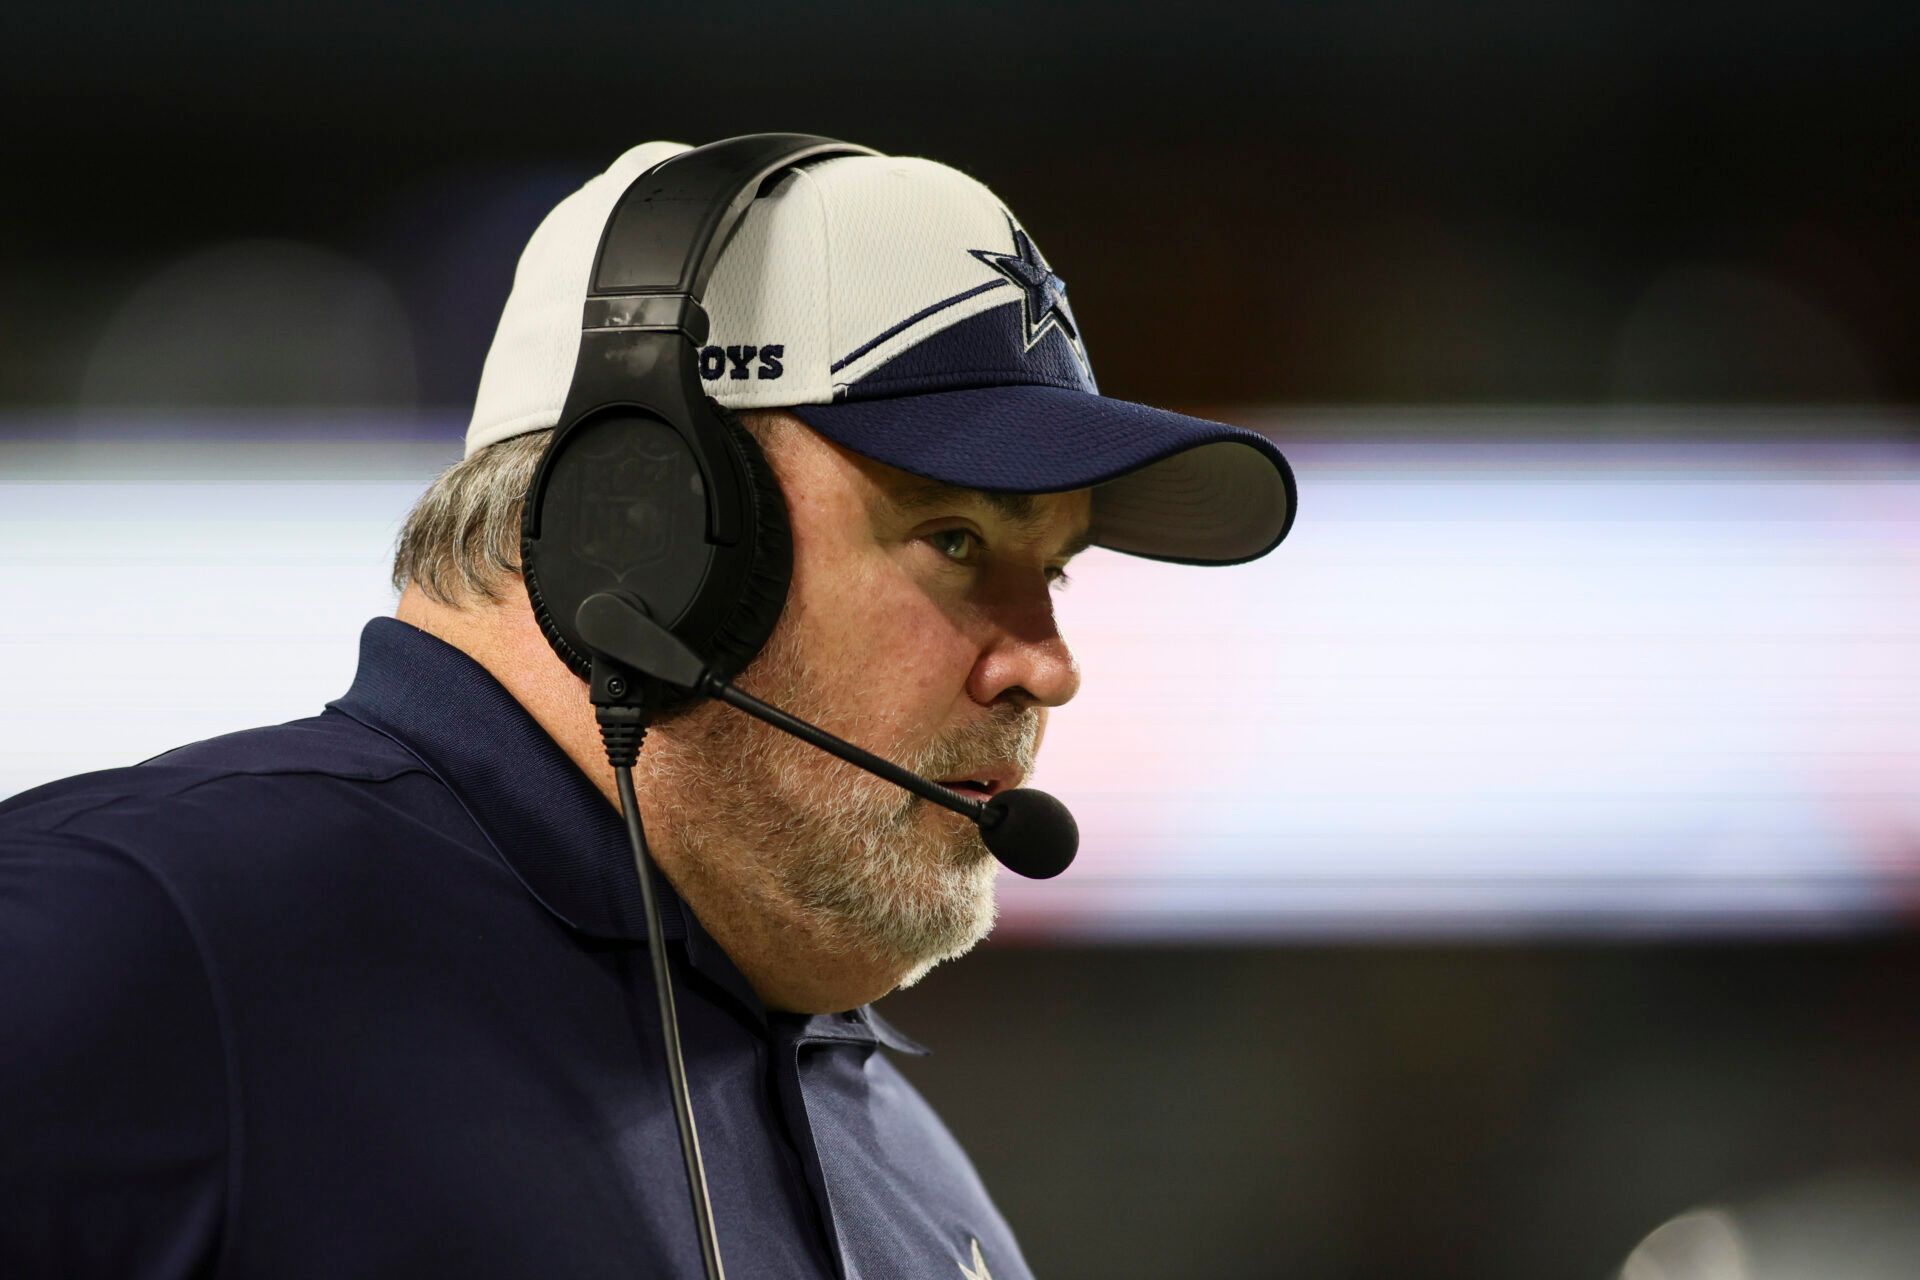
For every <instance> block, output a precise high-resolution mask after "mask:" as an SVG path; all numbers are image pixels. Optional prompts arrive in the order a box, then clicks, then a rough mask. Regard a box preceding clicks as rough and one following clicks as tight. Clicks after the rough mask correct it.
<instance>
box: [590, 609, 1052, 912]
mask: <svg viewBox="0 0 1920 1280" xmlns="http://www.w3.org/2000/svg"><path fill="white" fill-rule="evenodd" d="M574 626H575V628H576V629H577V630H578V631H579V633H580V638H581V639H583V640H585V641H586V642H587V644H588V645H589V646H590V647H592V648H593V649H594V650H595V651H596V652H598V653H601V654H604V655H605V656H606V657H608V658H610V659H612V660H613V661H615V662H617V663H619V664H620V665H622V666H624V667H627V668H629V669H631V670H633V671H637V672H639V673H641V674H642V675H646V676H651V677H652V678H654V679H655V680H659V681H661V682H662V683H664V684H669V685H672V686H674V687H675V688H678V689H685V690H690V691H691V692H694V693H697V694H702V695H705V696H707V697H713V698H718V699H719V700H720V701H722V702H724V703H726V704H728V705H729V706H732V707H736V708H738V709H739V710H741V711H744V712H746V713H747V714H748V715H750V716H753V717H754V718H755V719H758V720H763V721H765V722H766V723H768V724H770V725H772V726H773V727H774V728H776V729H780V730H783V731H784V732H787V733H790V734H792V735H793V736H795V737H796V738H800V739H802V740H803V741H806V742H810V743H812V744H813V745H814V746H816V747H819V748H820V749H821V750H823V751H826V752H828V753H830V754H832V755H835V756H838V757H839V758H840V759H842V760H845V761H846V762H847V763H848V764H853V765H858V766H859V767H860V768H862V769H865V770H866V771H867V772H868V773H871V774H874V775H876V776H877V777H881V778H885V779H886V780H887V781H888V782H891V783H894V784H895V785H896V786H900V787H904V788H906V789H907V790H908V791H911V792H913V793H914V794H915V795H917V796H919V797H921V798H922V799H925V800H931V801H932V802H933V803H934V804H937V805H940V806H941V807H942V808H946V809H951V810H953V812H955V813H957V814H960V815H961V816H962V817H965V818H967V819H970V820H971V821H973V822H974V823H977V824H978V825H979V827H980V836H981V839H983V840H984V841H985V842H986V846H987V850H988V852H990V853H992V854H993V856H994V857H995V858H996V859H997V860H998V861H999V863H1000V865H1001V866H1003V867H1005V868H1006V869H1007V870H1009V871H1011V872H1013V873H1014V874H1016V875H1022V876H1026V877H1027V878H1028V879H1031V880H1046V879H1049V878H1051V877H1053V876H1057V875H1059V874H1060V873H1061V872H1062V871H1065V870H1066V869H1067V867H1068V865H1069V864H1071V863H1072V862H1073V857H1074V854H1076V853H1078V852H1079V849H1080V828H1079V826H1078V825H1077V824H1075V822H1074V820H1073V814H1071V813H1069V812H1068V811H1067V806H1065V805H1064V804H1061V803H1060V802H1059V801H1058V800H1056V799H1054V798H1053V797H1052V796H1050V795H1048V794H1047V793H1046V792H1044V791H1034V790H1032V789H1030V788H1025V787H1021V788H1016V789H1015V790H1012V791H1003V792H1001V793H1000V794H999V795H996V796H993V797H992V798H990V799H987V800H984V801H982V800H975V799H973V798H972V797H970V796H963V795H961V794H960V793H959V792H957V791H954V790H952V789H951V788H949V787H943V786H941V785H940V784H939V783H937V782H931V781H929V780H927V779H926V778H923V777H921V776H920V775H919V774H917V773H914V772H912V771H911V770H908V769H902V768H901V767H900V766H899V765H897V764H894V763H893V762H892V761H890V760H884V759H882V758H880V757H879V756H876V755H874V754H873V753H872V752H870V751H864V750H862V749H861V748H859V747H856V746H854V745H853V744H852V743H851V742H848V741H846V740H845V739H842V738H836V737H834V736H833V735H832V734H830V733H828V732H827V731H826V730H824V729H821V728H818V727H817V726H815V725H811V724H808V723H807V722H806V721H805V720H802V719H800V718H798V717H797V716H791V715H788V714H787V713H786V712H784V711H782V710H780V709H779V708H778V707H775V706H771V705H769V704H768V703H765V702H762V701H760V699H758V698H756V697H754V696H753V695H752V694H749V693H744V692H742V691H741V690H739V689H736V688H734V686H733V685H732V684H730V683H728V682H727V681H725V680H723V679H721V678H719V677H718V676H716V675H714V674H713V672H712V671H710V670H708V668H707V666H706V664H705V663H703V662H701V661H700V659H699V657H698V656H696V655H695V654H694V652H693V650H691V649H689V648H688V647H687V646H686V645H685V644H683V643H682V642H681V641H680V639H679V637H677V636H675V635H674V634H673V633H672V632H671V631H668V630H667V629H666V628H665V627H663V626H661V625H660V624H659V623H658V622H655V621H654V620H653V618H652V616H651V615H649V614H648V613H647V609H646V606H645V605H644V604H642V603H641V602H640V600H639V599H638V598H637V597H635V596H633V595H630V594H628V593H626V592H623V591H622V592H615V591H599V592H595V593H594V594H593V595H590V596H588V597H587V598H586V599H585V600H583V601H581V603H580V609H579V612H578V613H576V614H575V615H574Z"/></svg>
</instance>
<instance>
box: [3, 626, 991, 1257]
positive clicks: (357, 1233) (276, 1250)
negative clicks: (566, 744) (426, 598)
mask: <svg viewBox="0 0 1920 1280" xmlns="http://www.w3.org/2000/svg"><path fill="white" fill-rule="evenodd" d="M659 886H660V891H661V894H662V910H663V914H664V920H663V932H664V933H665V934H666V937H667V940H668V951H669V954H670V955H671V957H672V966H673V981H674V987H675V997H676V1000H677V1003H678V1006H679V1014H680V1019H681V1029H682V1034H683V1037H684V1048H685V1053H686V1060H687V1074H688V1077H689V1081H690V1083H691V1086H692V1090H693V1105H694V1112H695V1116H696V1118H697V1123H698V1125H699V1133H700V1147H701V1152H702V1154H703V1156H704V1157H705V1160H706V1167H707V1179H708V1184H709V1186H710V1187H711V1190H712V1196H713V1205H714V1214H715V1221H716V1224H717V1230H718V1232H719V1238H720V1248H721V1252H722V1255H723V1257H724V1260H725V1264H726V1269H727V1274H728V1276H729V1277H732V1278H733V1280H752V1278H753V1277H774V1276H779V1277H791V1276H806V1277H824V1276H839V1277H845V1278H847V1280H853V1278H855V1277H872V1278H874V1280H879V1278H880V1277H901V1276H926V1277H938V1278H939V1280H955V1277H959V1276H966V1275H979V1276H985V1275H991V1276H992V1277H994V1280H1020V1278H1021V1277H1026V1276H1027V1275H1028V1274H1029V1273H1028V1271H1027V1268H1026V1264H1025V1263H1024V1261H1023V1260H1022V1259H1021V1256H1020V1252H1019V1249H1018V1246H1017V1245H1016V1244H1015V1243H1014V1240H1013V1236H1012V1233H1011V1232H1010V1231H1009V1230H1008V1227H1007V1224H1006V1222H1005V1221H1004V1220H1003V1219H1002V1218H1001V1216H1000V1214H999V1212H998V1211H996V1210H995V1208H994V1206H993V1204H992V1202H991V1201H990V1200H989V1199H988V1197H987V1193H986V1191H985V1189H984V1188H983V1187H982V1186H981V1184H980V1180H979V1178H978V1176H977V1175H976V1174H975V1173H974V1170H973V1168H972V1166H971V1165H970V1164H969V1163H968V1161H967V1158H966V1156H965V1154H964V1153H963V1152H962V1151H961V1149H960V1147H959V1145H958V1144H957V1143H956V1142H955V1141H954V1139H953V1136H952V1135H951V1134H950V1133H948V1131H947V1129H946V1127H945V1126H944V1125H942V1124H941V1122H940V1120H939V1118H938V1117H937V1116H935V1115H934V1113H933V1111H932V1109H931V1108H929V1107H928V1105H927V1103H926V1102H925V1100H923V1099H922V1098H921V1097H920V1095H919V1094H918V1093H916V1092H915V1091H914V1089H913V1088H912V1087H911V1086H910V1085H909V1084H908V1083H907V1082H906V1080H905V1079H904V1078H903V1077H902V1076H901V1074H900V1072H899V1071H898V1070H897V1069H896V1067H895V1066H894V1064H893V1062H892V1061H891V1060H890V1058H889V1054H890V1053H908V1054H913V1053H924V1052H926V1051H925V1050H924V1049H921V1048H920V1047H919V1046H918V1045H916V1044H914V1043H913V1042H912V1041H910V1040H908V1039H907V1038H905V1037H904V1036H902V1035H901V1034H900V1033H899V1032H897V1031H895V1030H894V1029H893V1028H891V1027H890V1026H888V1025H887V1023H885V1022H884V1021H882V1020H881V1018H880V1017H879V1015H877V1014H876V1013H874V1011H873V1010H872V1009H871V1008H860V1009H855V1010H852V1011H850V1012H846V1013H837V1014H823V1015H818V1016H811V1017H809V1016H804V1015H795V1014H782V1013H775V1012H769V1011H767V1010H766V1009H765V1008H764V1007H763V1006H762V1005H761V1004H760V1002H759V1001H758V999H756V997H755V996H754V993H753V991H752V989H751V987H749V986H748V984H747V982H746V980H745V979H744V978H743V977H742V975H741V974H740V972H739V970H738V969H736V968H735V967H734V966H733V964H732V963H731V962H730V961H729V960H728V958H727V956H726V954H725V953H724V952H722V951H721V950H720V948H719V947H718V946H717V945H716V944H715V943H714V941H713V939H712V938H711V937H710V936H709V935H708V934H706V933H705V932H704V931H703V930H702V929H701V927H700V924H699V921H698V920H696V919H695V918H694V916H693V914H692V912H691V911H690V910H688V908H687V906H686V905H685V903H684V902H683V901H682V900H681V899H680V898H679V897H678V896H677V895H675V894H674V892H673V890H672V888H671V886H669V885H667V884H666V882H665V881H664V879H662V880H661V881H660V882H659ZM639 890H640V884H639V878H638V875H637V873H636V871H635V869H634V865H633V857H632V853H631V850H630V847H629V845H628V843H627V837H626V833H625V830H624V828H623V826H622V824H621V820H620V815H619V812H618V810H616V809H615V808H614V807H613V806H612V805H610V804H609V803H608V802H607V800H606V798H605V797H604V796H602V795H601V793H600V792H599V791H598V790H596V789H595V788H594V786H593V784H592V783H591V782H590V781H589V780H588V779H587V777H586V775H585V774H583V773H582V772H581V771H580V770H579V769H578V768H577V767H576V766H575V765H574V764H573V763H572V761H570V760H569V759H568V758H567V757H566V755H565V754H564V753H563V752H562V751H561V750H560V749H559V747H558V746H556V745H555V744H554V742H553V741H552V740H551V739H550V738H548V737H547V735H546V734H545V733H544V732H543V731H542V730H541V729H540V727H539V725H538V724H537V723H535V721H534V720H533V719H532V717H530V716H529V715H528V714H527V713H526V712H525V711H524V710H523V709H522V708H521V707H520V705H519V704H518V703H517V702H515V701H514V699H513V698H512V696H511V695H509V694H508V693H507V692H506V690H505V689H503V688H502V687H501V686H500V685H499V684H498V683H497V682H496V681H495V680H494V679H493V678H492V677H491V676H490V675H488V673H487V672H486V670H485V669H484V668H482V667H481V666H479V665H478V664H477V663H475V662H473V661H472V660H471V659H469V658H468V657H467V656H466V655H464V654H462V653H460V652H459V651H458V650H455V649H453V648H451V647H450V646H448V645H446V644H444V643H442V642H441V641H439V640H436V639H434V638H433V637H431V636H429V635H427V634H425V633H424V632H421V631H418V630H416V629H414V628H413V627H410V626H408V625H406V624H405V623H401V622H398V621H395V620H393V619H390V618H380V619H375V620H374V621H372V622H370V623H369V624H368V625H367V627H366V630H365V632H364V633H363V635H362V637H361V650H360V668H359V672H358V674H357V675H356V677H355V679H354V683H353V688H352V690H351V691H350V692H348V694H347V695H346V696H345V697H343V698H341V699H340V700H339V701H337V702H334V703H330V704H329V705H328V706H327V708H326V709H325V711H323V712H322V713H321V714H320V715H317V716H314V717H312V718H311V719H306V720H296V721H293V722H292V723H289V724H283V725H277V726H274V727H271V728H264V729H254V730H249V731H247V732H243V733H235V734H230V735H228V736H225V737H220V738H214V739H211V740H209V741H206V742H201V743H196V744H194V745H192V746H187V747H182V748H180V749H178V750H176V751H171V752H168V753H167V754H165V755H162V756H159V757H156V758H155V759H153V760H149V761H147V762H145V763H144V764H141V765H138V766H135V767H132V768H127V769H114V770H109V771H106V772H103V773H94V774H87V775H84V776H81V777H77V778H70V779H67V780H65V781H62V782H56V783H52V784H50V785H48V786H44V787H40V788H37V789H35V790H33V791H29V792H26V793H24V794H22V795H19V796H16V797H14V798H13V799H11V800H9V801H7V802H6V803H4V804H0V1276H7V1277H14V1276H19V1277H29V1276H53V1275H59V1276H70V1277H114V1280H132V1278H135V1277H138V1278H141V1280H149V1278H151V1280H159V1278H161V1277H186V1276H195V1277H273V1278H275V1280H296V1278H298V1277H327V1278H328V1280H337V1278H338V1277H345V1276H355V1277H360V1276H394V1277H410V1278H412V1280H423V1278H425V1277H439V1276H446V1277H461V1278H462V1280H481V1278H485V1277H509V1276H511V1277H530V1276H539V1277H548V1276H552V1277H566V1278H567V1280H601V1278H604V1280H635V1278H636V1277H646V1276H697V1275H699V1274H700V1254H699V1248H698V1245H697V1242H696V1240H695V1238H694V1230H693V1219H692V1212H691V1209H690V1206H689V1203H688V1197H687V1189H686V1181H685V1174H684V1172H683V1170H682V1166H681V1158H680V1147H679V1140H678V1138H677V1136H676V1132H675V1128H674V1119H673V1107H672V1101H671V1098H670V1097H669V1094H668V1090H667V1078H666V1071H665V1068H664V1066H663V1065H662V1059H661V1042H660V1025H659V1015H658V1010H657V1006H656V1003H655V997H654V992H653V983H652V977H651V974H650V971H649V969H648V962H647V948H646V944H645V936H646V935H645V930H644V925H643V923H642V922H643V919H644V917H643V914H642V911H641V907H640V891H639ZM976 1246H977V1249H978V1257H977V1259H976V1254H975V1249H976Z"/></svg>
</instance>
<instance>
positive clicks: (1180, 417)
mask: <svg viewBox="0 0 1920 1280" xmlns="http://www.w3.org/2000/svg"><path fill="white" fill-rule="evenodd" d="M786 408H787V412H789V413H792V414H793V415H794V416H795V417H797V418H799V419H800V420H801V421H802V422H804V423H806V424H807V425H808V426H809V427H812V428H813V429H814V430H815V431H817V432H819V433H820V434H821V435H823V436H825V437H826V438H827V439H829V440H832V441H833V442H834V443H836V444H839V445H843V446H845V447H846V448H848V449H851V450H853V451H854V452H855V453H858V454H861V455H863V456H865V457H868V458H872V459H874V460H875V461H878V462H884V463H886V464H887V465H888V466H892V467H898V468H899V469H900V470H902V471H909V472H912V473H913V474H914V475H918V476H925V477H927V478H928V479H931V480H940V481H943V482H945V483H947V484H951V485H958V486H961V487H963V488H969V489H997V490H1004V491H1008V492H1013V493H1059V492H1063V491H1065V490H1070V489H1087V488H1091V489H1092V490H1093V491H1094V492H1093V525H1092V529H1091V534H1092V537H1093V543H1094V545H1095V546H1100V547H1107V548H1109V549H1111V550H1114V551H1124V552H1126V553H1127V554H1128V555H1135V556H1145V557H1147V558H1148V559H1152V560H1167V561H1171V562H1173V563H1175V564H1240V563H1243V562H1244V561H1248V560H1254V559H1257V558H1259V557H1260V556H1263V555H1265V554H1266V553H1267V552H1269V551H1271V550H1273V549H1274V548H1275V547H1276V546H1278V545H1279V544H1280V540H1281V539H1282V538H1284V537H1286V536H1287V530H1288V529H1290V528H1292V527H1293V513H1294V503H1295V488H1294V482H1293V468H1291V467H1290V466H1288V465H1287V460H1286V458H1285V457H1283V456H1281V453H1280V450H1279V448H1278V447H1277V446H1276V445H1275V444H1274V443H1273V441H1271V440H1269V439H1267V438H1266V437H1265V436H1263V435H1261V434H1260V433H1258V432H1256V431H1248V430H1246V429H1245V428H1242V427H1232V426H1228V425H1226V424H1225V423H1221V422H1208V421H1207V420H1205V419H1204V418H1189V417H1187V416H1186V415H1185V414H1179V413H1169V412H1168V411H1167V410H1165V409H1155V408H1152V407H1150V406H1148V405H1143V404H1133V403H1132V402H1130V401H1126V400H1113V399H1109V398H1108V397H1106V396H1101V395H1094V394H1091V393H1089V392H1085V391H1074V390H1069V389H1067V388H1063V387H1039V386H1004V387H972V388H968V389H966V390H963V391H935V392H928V393H925V394H922V395H912V396H897V397H893V398H890V399H882V400H843V401H839V402H836V403H834V404H796V405H788V406H787V407H786Z"/></svg>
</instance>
